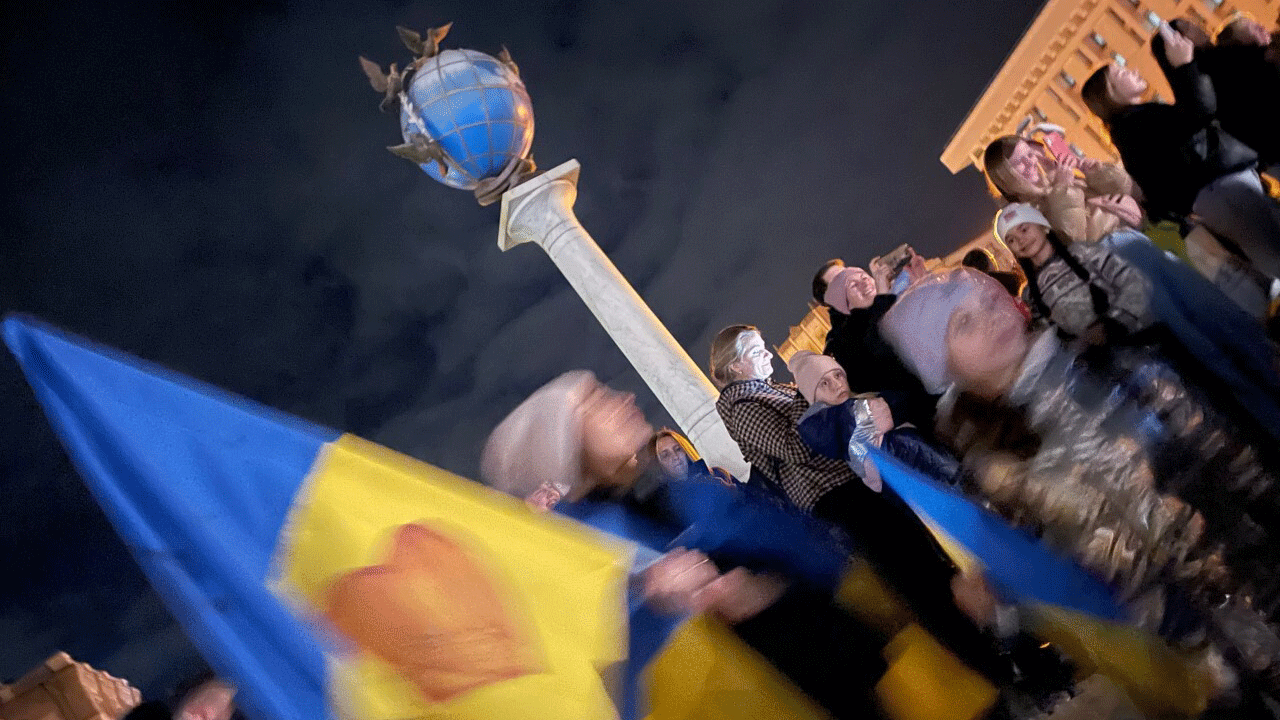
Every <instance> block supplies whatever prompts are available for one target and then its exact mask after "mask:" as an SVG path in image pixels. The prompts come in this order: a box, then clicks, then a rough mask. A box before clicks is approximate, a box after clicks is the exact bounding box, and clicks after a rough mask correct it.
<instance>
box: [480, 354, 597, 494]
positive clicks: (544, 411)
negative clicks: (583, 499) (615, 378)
mask: <svg viewBox="0 0 1280 720" xmlns="http://www.w3.org/2000/svg"><path fill="white" fill-rule="evenodd" d="M596 385H598V381H597V380H596V376H595V375H594V374H593V373H591V372H590V371H588V370H573V371H570V372H567V373H565V374H563V375H561V376H560V377H558V378H556V379H555V380H552V381H551V382H549V383H547V384H546V385H543V386H542V387H540V388H538V389H537V390H536V391H534V393H533V394H532V395H530V396H529V397H528V398H527V399H525V401H524V402H522V403H520V404H519V405H518V406H516V409H515V410H512V411H511V414H510V415H508V416H507V417H506V419H504V420H503V421H502V422H500V423H498V426H497V427H496V428H494V429H493V432H492V433H490V434H489V440H488V441H487V442H486V443H485V445H484V452H483V453H482V454H481V456H480V475H481V477H483V478H484V481H485V482H486V483H488V484H489V485H490V486H492V487H493V488H495V489H497V490H501V491H502V492H505V493H508V494H510V495H514V496H516V497H518V498H526V497H528V496H529V494H530V493H532V492H533V491H534V490H537V489H538V488H539V487H540V486H541V485H542V484H543V483H551V484H552V485H554V486H562V487H563V486H567V487H569V488H570V491H569V493H568V497H567V498H566V499H570V500H572V499H576V495H577V493H578V492H580V491H581V490H582V489H583V488H584V483H583V482H582V415H581V413H579V412H578V408H579V407H580V406H581V405H582V403H583V401H585V400H586V399H587V396H588V395H590V393H591V391H592V390H594V389H595V387H596Z"/></svg>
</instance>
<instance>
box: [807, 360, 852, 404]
mask: <svg viewBox="0 0 1280 720" xmlns="http://www.w3.org/2000/svg"><path fill="white" fill-rule="evenodd" d="M813 399H814V400H816V401H817V402H821V403H826V404H828V405H839V404H840V403H843V402H844V401H845V400H848V399H849V379H848V378H847V377H845V374H844V370H842V369H840V368H835V369H834V370H828V371H827V374H826V375H823V376H822V379H821V380H819V381H818V388H817V390H815V391H814V393H813Z"/></svg>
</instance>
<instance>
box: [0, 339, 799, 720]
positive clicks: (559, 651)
mask: <svg viewBox="0 0 1280 720" xmlns="http://www.w3.org/2000/svg"><path fill="white" fill-rule="evenodd" d="M4 337H5V341H6V343H7V344H8V346H9V348H10V349H11V350H12V352H13V353H14V355H15V356H16V357H17V358H18V361H19V363H20V364H21V366H22V368H23V371H24V372H25V373H26V375H27V378H28V380H29V382H30V383H31V386H32V387H33V388H34V390H35V393H36V395H37V397H38V398H39V400H40V402H41V403H42V405H43V406H44V408H45V411H46V413H47V414H48V416H49V419H50V421H51V422H52V424H53V426H54V428H55V429H56V430H57V432H58V434H59V435H60V436H61V438H62V441H63V443H64V445H65V446H66V448H67V450H68V452H69V454H70V455H71V457H72V459H73V461H74V462H75V464H76V466H77V468H78V469H79V471H80V473H81V475H82V476H83V477H84V480H85V482H86V484H87V485H88V486H89V488H90V490H91V492H92V493H93V494H94V495H95V497H96V498H97V500H98V502H99V503H100V504H101V505H102V507H103V509H104V511H105V512H106V514H107V516H108V517H109V518H110V520H111V521H112V523H113V524H114V525H115V527H116V529H117V531H118V532H119V533H120V535H121V537H122V538H123V539H124V541H125V544H126V545H127V546H128V547H129V548H130V550H131V551H132V552H133V555H134V557H135V558H136V560H137V562H138V563H139V565H141V567H142V568H143V570H144V571H145V573H146V574H147V576H148V578H149V579H150V581H151V583H152V585H153V586H154V587H155V589H156V591H157V592H158V593H159V594H160V596H161V597H162V598H163V599H164V600H165V602H166V604H167V605H168V607H169V608H170V610H171V611H172V612H173V614H174V616H175V617H176V618H177V619H178V621H179V622H180V623H181V624H182V626H183V627H184V628H185V630H186V632H187V633H188V635H189V636H190V638H191V639H192V641H193V642H194V643H195V644H196V646H197V647H198V648H199V649H200V651H201V652H202V653H203V654H204V655H205V658H206V659H207V660H208V662H209V663H210V665H212V666H213V668H214V669H215V670H216V671H217V672H218V673H220V674H221V675H223V676H225V677H226V678H227V679H229V680H230V681H232V682H233V683H235V684H236V685H237V686H238V687H239V689H240V692H239V695H238V698H237V701H238V703H239V704H240V705H241V706H242V707H243V708H244V710H245V711H246V713H247V714H248V715H249V716H250V717H252V718H255V720H267V719H268V718H271V719H277V718H278V719H281V720H294V719H296V720H314V719H315V718H324V717H342V718H361V719H365V718H368V719H370V720H393V719H395V720H401V719H404V718H446V717H447V718H453V719H456V720H482V719H486V720H487V719H488V718H533V719H537V718H547V719H548V720H550V719H551V718H555V719H557V720H574V719H577V718H582V719H583V720H599V719H602V718H606V719H607V718H613V717H622V718H628V719H630V718H640V717H647V718H653V719H654V720H667V719H671V720H676V719H679V718H696V717H717V718H728V719H730V720H732V719H734V718H747V717H769V718H816V717H821V716H822V713H821V711H820V710H819V709H817V708H816V707H815V706H813V705H812V703H810V702H809V701H808V700H807V699H806V698H804V697H803V696H802V695H801V694H800V693H798V691H796V690H795V688H794V687H793V686H791V685H790V684H789V683H788V682H787V681H786V680H785V679H783V678H782V677H781V676H779V675H778V674H777V673H776V672H774V671H773V670H772V669H771V668H769V667H768V666H767V665H765V664H764V663H763V662H762V661H761V660H760V659H759V658H758V657H757V656H755V655H754V654H753V653H752V652H751V651H749V650H747V649H746V648H745V647H744V646H742V645H741V643H740V642H739V641H738V640H737V639H736V638H735V637H734V636H733V635H732V634H731V633H728V632H726V631H725V630H724V629H723V628H721V627H719V626H717V625H716V624H715V623H713V622H711V621H708V620H706V619H701V618H700V619H693V620H689V621H684V622H671V623H654V622H647V623H644V624H643V629H641V627H640V625H639V624H634V623H632V622H631V615H630V612H629V610H628V608H629V607H631V606H634V605H635V604H636V603H634V602H631V603H630V604H629V601H634V598H629V596H628V593H629V588H631V587H633V586H634V583H631V582H629V580H630V574H631V572H632V569H633V566H634V565H635V564H636V558H637V557H638V554H637V553H638V551H637V547H636V546H635V545H634V544H633V543H630V542H627V541H624V540H621V539H619V538H615V537H612V536H608V535H604V534H601V533H598V532H595V531H592V530H590V529H588V528H586V527H584V526H580V525H577V524H576V523H574V522H572V521H570V520H568V519H565V518H557V517H549V516H537V515H534V514H532V513H531V512H529V511H528V510H527V508H525V507H524V505H523V504H522V503H520V502H517V501H514V500H512V499H511V498H508V497H506V496H503V495H500V494H497V493H495V492H492V491H490V490H489V489H487V488H485V487H482V486H480V485H478V484H476V483H472V482H470V481H467V480H465V479H462V478H459V477H456V476H454V475H451V474H449V473H447V472H445V471H442V470H440V469H438V468H435V467H432V466H430V465H427V464H425V463H421V462H418V461H415V460H413V459H411V458H408V457H405V456H403V455H400V454H397V453H394V452H392V451H390V450H387V449H385V448H382V447H379V446H377V445H374V444H372V443H369V442H366V441H363V440H360V439H359V438H355V437H352V436H346V435H339V434H338V433H336V432H334V431H331V430H327V429H325V428H322V427H317V426H315V425H312V424H310V423H306V422H304V421H301V420H299V419H297V418H294V417H290V416H288V415H285V414H283V413H279V412H276V411H273V410H271V409H269V408H265V407H262V406H260V405H258V404H255V403H252V402H250V401H248V400H245V399H243V398H240V397H237V396H234V395H231V394H228V393H225V392H222V391H219V390H217V389H216V388H212V387H209V386H207V385H204V384H202V383H198V382H195V381H193V380H190V379H188V378H184V377H182V376H180V375H177V374H176V373H172V372H169V371H166V370H164V369H161V368H158V367H155V366H153V365H150V364H147V363H144V362H142V361H140V360H137V359H136V358H132V357H129V356H126V355H124V354H121V353H117V352H114V351H111V350H108V349H105V348H101V347H98V346H95V345H92V344H91V343H88V342H87V341H84V340H82V339H80V338H77V337H74V336H71V335H68V334H65V333H62V332H60V331H58V330H55V329H53V328H50V327H48V326H46V325H44V324H41V323H39V322H36V321H34V320H31V319H27V318H22V317H9V318H7V319H6V320H5V322H4ZM642 630H643V632H647V633H659V634H660V636H659V637H644V638H638V637H635V635H634V633H638V632H641V631H642ZM637 645H643V646H646V647H660V648H661V650H660V651H659V652H658V654H657V656H656V658H655V659H654V660H653V662H651V663H647V664H646V666H645V667H632V666H631V664H630V663H628V648H629V647H630V646H637Z"/></svg>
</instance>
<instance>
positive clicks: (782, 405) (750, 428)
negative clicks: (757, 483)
mask: <svg viewBox="0 0 1280 720" xmlns="http://www.w3.org/2000/svg"><path fill="white" fill-rule="evenodd" d="M808 408H809V403H808V402H806V401H805V399H804V397H803V396H801V395H800V391H799V390H797V389H796V386H795V385H792V384H790V383H778V382H774V381H773V380H742V381H739V382H735V383H730V384H729V385H728V386H726V387H725V388H724V389H723V390H722V391H721V392H720V399H719V400H717V401H716V410H717V411H719V413H720V417H721V418H722V419H723V420H724V424H725V427H727V428H728V430H729V436H730V437H732V438H733V439H734V440H735V441H736V442H737V443H738V447H740V448H741V449H742V455H743V457H745V458H746V460H747V462H749V463H751V464H752V465H753V466H755V467H756V469H758V470H760V471H761V472H763V473H764V474H765V475H767V476H769V478H770V479H772V480H773V481H774V482H775V483H777V484H778V486H779V487H780V488H781V489H782V490H783V492H785V493H786V495H787V498H789V499H790V500H791V502H793V503H795V505H796V506H797V507H799V508H800V509H802V510H806V511H808V510H812V509H813V506H814V504H816V503H817V502H818V499H819V498H821V497H822V496H823V495H825V494H826V493H827V492H829V491H830V490H832V489H833V488H837V487H839V486H841V485H843V484H845V483H847V482H859V480H858V478H857V476H856V475H854V474H853V471H852V470H850V469H849V466H848V465H847V464H846V463H844V462H842V461H840V460H834V459H832V458H828V457H824V456H822V455H819V454H817V453H815V452H813V451H812V450H810V449H809V446H808V445H806V444H805V442H804V440H802V439H801V438H800V433H799V432H798V431H797V429H796V425H797V423H798V422H799V420H800V416H801V415H803V414H804V411H805V410H807V409H808Z"/></svg>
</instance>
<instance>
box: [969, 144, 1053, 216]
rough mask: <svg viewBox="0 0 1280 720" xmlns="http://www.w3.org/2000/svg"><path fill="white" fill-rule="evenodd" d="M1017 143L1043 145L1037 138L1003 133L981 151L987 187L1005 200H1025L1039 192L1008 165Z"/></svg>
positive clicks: (993, 193)
mask: <svg viewBox="0 0 1280 720" xmlns="http://www.w3.org/2000/svg"><path fill="white" fill-rule="evenodd" d="M1018 143H1026V144H1027V145H1030V146H1031V147H1043V145H1044V144H1043V143H1041V142H1039V141H1038V140H1030V139H1027V138H1024V137H1019V136H1017V135H1005V136H1004V137H998V138H996V139H995V140H992V141H991V144H989V145H987V149H986V151H984V152H983V153H982V173H983V175H985V176H986V178H987V189H988V190H990V191H991V194H992V195H994V196H995V197H998V198H1003V199H1004V200H1005V201H1006V202H1026V201H1027V200H1028V199H1034V198H1035V197H1036V195H1038V194H1039V193H1038V191H1037V190H1036V188H1035V186H1033V185H1032V184H1031V183H1029V182H1027V179H1026V178H1024V177H1022V176H1021V175H1019V174H1018V173H1016V172H1014V170H1013V168H1011V167H1009V158H1011V157H1013V152H1014V150H1016V149H1017V147H1018Z"/></svg>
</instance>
